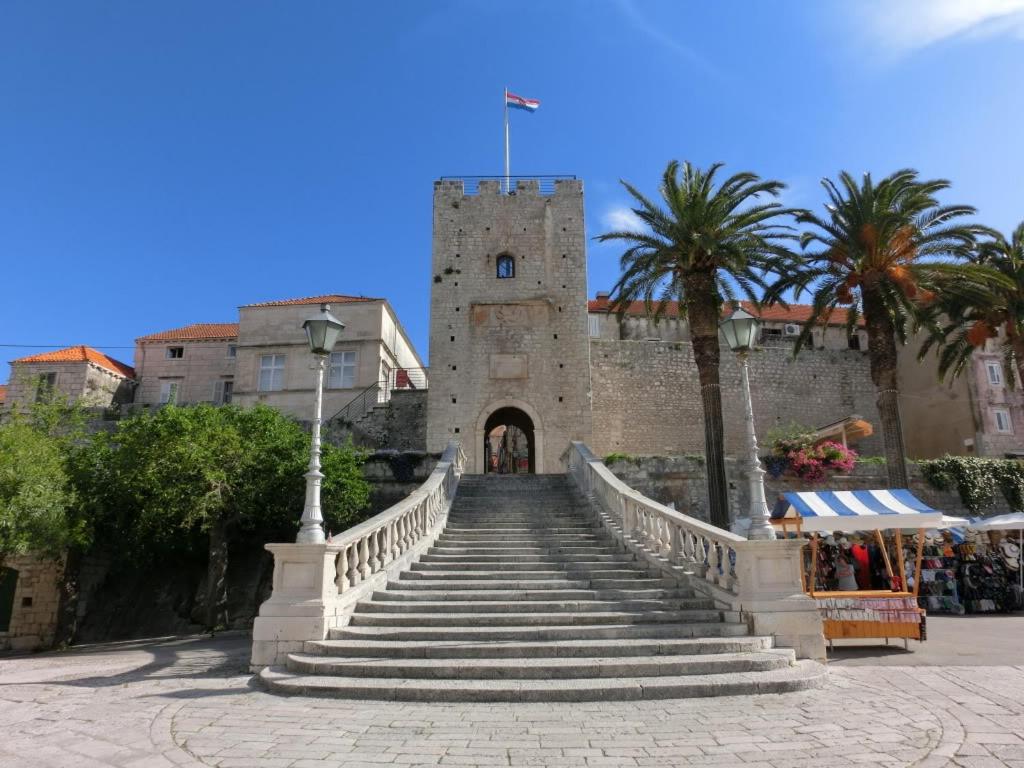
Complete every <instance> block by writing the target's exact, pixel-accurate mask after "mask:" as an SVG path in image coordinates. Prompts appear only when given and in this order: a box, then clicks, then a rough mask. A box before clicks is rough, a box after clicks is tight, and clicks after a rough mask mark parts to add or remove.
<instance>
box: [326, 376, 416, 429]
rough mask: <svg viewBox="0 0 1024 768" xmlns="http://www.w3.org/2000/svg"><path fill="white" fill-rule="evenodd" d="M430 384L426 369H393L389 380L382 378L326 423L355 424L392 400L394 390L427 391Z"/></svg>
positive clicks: (346, 404)
mask: <svg viewBox="0 0 1024 768" xmlns="http://www.w3.org/2000/svg"><path fill="white" fill-rule="evenodd" d="M428 384H429V381H428V379H427V369H426V368H392V369H390V370H389V371H388V373H387V378H381V379H379V380H377V381H375V382H373V383H372V384H370V386H368V387H366V388H365V389H364V390H362V391H361V392H359V393H357V394H356V395H355V396H354V397H353V398H352V399H351V400H349V401H348V402H347V403H345V405H343V406H342V407H341V408H340V409H338V411H337V413H335V414H334V415H333V416H331V418H329V419H327V420H326V421H334V420H335V419H343V420H344V421H347V422H349V423H353V422H355V421H356V419H359V418H360V417H362V416H363V415H364V414H366V413H367V412H368V411H369V410H370V409H371V408H372V407H373V406H375V405H378V404H380V403H386V402H387V401H388V400H390V399H391V392H392V391H393V390H396V389H426V388H427V386H428Z"/></svg>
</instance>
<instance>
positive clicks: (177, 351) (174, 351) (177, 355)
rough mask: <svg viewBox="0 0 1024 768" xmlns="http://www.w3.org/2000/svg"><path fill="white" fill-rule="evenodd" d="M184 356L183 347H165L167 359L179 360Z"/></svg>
mask: <svg viewBox="0 0 1024 768" xmlns="http://www.w3.org/2000/svg"><path fill="white" fill-rule="evenodd" d="M184 356H185V348H184V347H168V348H167V359H168V360H181V358H183V357H184Z"/></svg>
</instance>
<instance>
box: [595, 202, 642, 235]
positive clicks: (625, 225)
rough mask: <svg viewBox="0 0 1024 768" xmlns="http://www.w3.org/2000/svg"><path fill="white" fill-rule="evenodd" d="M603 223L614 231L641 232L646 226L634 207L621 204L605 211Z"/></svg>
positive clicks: (602, 218)
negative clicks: (633, 209)
mask: <svg viewBox="0 0 1024 768" xmlns="http://www.w3.org/2000/svg"><path fill="white" fill-rule="evenodd" d="M601 223H602V224H604V226H605V228H606V229H607V230H609V231H612V232H640V231H641V230H642V229H643V228H644V224H643V222H642V221H641V220H640V217H639V216H637V215H636V214H635V213H633V211H632V209H630V208H626V207H625V206H621V205H619V206H615V207H613V208H609V209H608V210H607V211H605V213H604V216H602V217H601Z"/></svg>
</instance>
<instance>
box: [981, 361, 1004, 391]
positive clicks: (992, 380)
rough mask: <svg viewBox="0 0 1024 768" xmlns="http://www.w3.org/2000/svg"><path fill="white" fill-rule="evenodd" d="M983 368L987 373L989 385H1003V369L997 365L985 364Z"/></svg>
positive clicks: (993, 363)
mask: <svg viewBox="0 0 1024 768" xmlns="http://www.w3.org/2000/svg"><path fill="white" fill-rule="evenodd" d="M985 368H986V370H987V371H988V383H989V384H992V385H994V386H999V385H1001V384H1002V383H1003V367H1002V366H1001V365H1000V364H999V363H995V362H989V363H985Z"/></svg>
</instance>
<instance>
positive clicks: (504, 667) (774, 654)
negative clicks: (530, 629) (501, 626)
mask: <svg viewBox="0 0 1024 768" xmlns="http://www.w3.org/2000/svg"><path fill="white" fill-rule="evenodd" d="M795 661H796V658H795V654H794V653H793V651H792V650H773V651H762V652H759V653H749V652H747V653H722V654H702V655H697V656H683V655H678V656H672V655H659V656H628V657H623V656H613V657H585V658H572V657H569V658H531V659H379V658H374V657H365V658H358V657H351V656H347V657H339V656H321V655H316V654H306V653H293V654H290V655H289V656H288V664H287V667H288V670H289V671H291V672H298V673H301V674H306V675H338V676H342V677H363V678H366V677H379V678H401V679H407V680H580V679H587V678H605V677H653V676H655V675H665V676H669V675H671V676H684V675H720V674H724V673H726V672H763V671H767V670H771V669H781V668H783V667H788V666H791V665H792V664H793V663H794V662H795Z"/></svg>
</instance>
